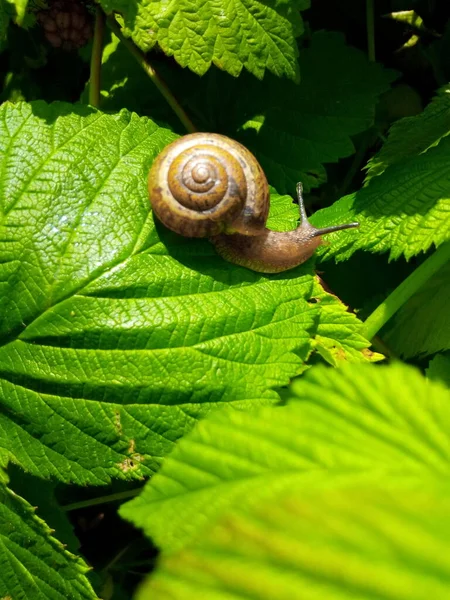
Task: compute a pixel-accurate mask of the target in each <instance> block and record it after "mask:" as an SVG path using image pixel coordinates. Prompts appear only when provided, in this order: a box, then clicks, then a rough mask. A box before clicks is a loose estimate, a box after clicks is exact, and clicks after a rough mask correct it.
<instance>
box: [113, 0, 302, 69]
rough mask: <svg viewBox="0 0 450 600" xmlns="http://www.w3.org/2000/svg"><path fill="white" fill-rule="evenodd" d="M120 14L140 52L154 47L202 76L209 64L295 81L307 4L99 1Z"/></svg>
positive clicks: (240, 0) (254, 0)
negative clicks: (297, 43)
mask: <svg viewBox="0 0 450 600" xmlns="http://www.w3.org/2000/svg"><path fill="white" fill-rule="evenodd" d="M101 4H102V6H103V7H104V8H105V10H106V11H108V12H112V11H117V12H119V13H121V15H122V18H123V22H124V26H125V27H124V31H125V33H126V34H128V35H131V37H132V39H133V40H134V42H135V43H136V44H137V45H138V46H139V47H140V48H142V49H143V50H144V51H147V50H149V49H150V48H153V46H154V45H155V44H158V46H159V47H160V48H161V49H162V50H163V51H164V52H165V53H166V54H168V55H169V56H173V57H174V58H175V60H176V61H177V62H178V63H179V64H180V65H181V66H183V67H189V68H190V69H192V71H194V72H195V73H197V74H199V75H202V74H204V73H205V72H206V71H207V70H208V69H209V67H210V66H211V65H212V64H214V65H216V66H218V67H219V68H221V69H224V70H225V71H227V72H228V73H230V74H231V75H234V76H237V75H239V73H240V72H241V70H242V69H243V68H245V69H247V70H248V71H250V73H252V74H253V75H256V77H259V78H262V77H263V76H264V73H265V71H266V69H267V70H269V71H272V73H275V74H276V75H277V76H279V77H280V76H287V77H290V78H291V79H298V76H299V71H298V63H297V45H296V41H295V38H296V37H298V36H299V35H300V33H302V31H303V24H302V20H301V18H300V12H299V11H300V10H305V9H307V8H308V7H309V0H294V2H289V1H287V0H267V1H266V2H259V1H257V0H233V1H232V2H226V1H225V0H218V1H217V0H195V1H192V0H181V1H180V0H177V1H176V2H175V1H171V2H137V1H136V0H135V1H133V2H131V3H130V2H128V1H127V0H101Z"/></svg>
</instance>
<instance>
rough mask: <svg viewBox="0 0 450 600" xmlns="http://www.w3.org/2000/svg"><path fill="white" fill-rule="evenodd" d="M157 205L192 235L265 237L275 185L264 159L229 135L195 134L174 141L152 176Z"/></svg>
mask: <svg viewBox="0 0 450 600" xmlns="http://www.w3.org/2000/svg"><path fill="white" fill-rule="evenodd" d="M148 190H149V196H150V199H151V203H152V208H153V211H154V213H155V214H156V216H157V217H158V219H159V220H160V221H161V222H162V223H164V225H165V226H166V227H168V228H169V229H171V230H172V231H175V232H176V233H179V234H181V235H184V236H186V237H209V236H214V235H217V234H219V233H223V232H227V233H232V232H239V233H242V234H243V235H251V236H253V235H259V234H260V232H261V229H263V228H264V226H265V224H266V220H267V216H268V213H269V186H268V183H267V179H266V177H265V175H264V172H263V170H262V169H261V167H260V165H259V163H258V161H257V160H256V158H255V157H254V156H253V154H252V153H251V152H249V151H248V150H247V148H245V147H244V146H242V145H241V144H239V143H238V142H235V141H234V140H231V139H230V138H228V137H226V136H224V135H218V134H208V133H206V134H205V133H192V134H190V135H186V136H184V137H182V138H179V139H178V140H176V141H175V142H173V143H172V144H169V146H167V147H166V148H165V149H164V150H163V151H162V152H161V154H160V155H159V156H158V157H157V158H156V160H155V161H154V163H153V165H152V168H151V169H150V173H149V178H148Z"/></svg>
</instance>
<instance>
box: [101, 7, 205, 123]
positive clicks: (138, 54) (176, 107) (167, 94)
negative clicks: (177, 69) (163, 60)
mask: <svg viewBox="0 0 450 600" xmlns="http://www.w3.org/2000/svg"><path fill="white" fill-rule="evenodd" d="M107 23H108V27H109V28H110V29H111V31H112V32H113V33H114V35H116V36H117V37H118V38H119V40H120V41H121V42H122V44H124V45H125V46H126V47H127V48H128V50H129V51H130V52H131V54H132V55H133V56H134V58H135V59H136V60H137V62H138V63H139V65H140V66H141V67H142V69H144V71H145V72H146V74H147V75H148V76H149V77H150V79H151V80H152V81H153V83H154V84H155V85H156V87H157V88H158V90H159V91H160V92H161V94H162V95H163V96H164V99H165V100H166V102H167V103H168V104H169V106H170V108H171V109H172V110H173V112H174V113H175V114H176V115H177V117H178V118H179V119H180V121H181V122H182V123H183V125H184V126H185V128H186V130H187V131H188V132H189V133H195V132H196V131H197V128H196V127H195V125H194V124H193V123H192V121H191V120H190V118H189V117H188V115H187V114H186V112H185V110H184V109H183V108H182V107H181V105H180V104H179V102H178V101H177V99H176V98H175V96H174V95H173V94H172V92H171V91H170V89H169V88H168V87H167V84H166V83H165V82H164V81H163V80H162V79H161V77H160V76H159V75H158V73H157V72H156V71H155V69H154V68H153V67H152V66H151V65H150V63H148V62H147V59H146V57H145V54H144V53H143V52H142V51H141V50H139V48H138V47H137V46H136V45H135V44H134V43H133V42H132V41H131V40H130V39H128V38H126V37H125V36H124V35H123V34H122V32H121V31H120V27H119V25H118V23H117V21H116V19H115V18H114V16H112V15H110V16H108V17H107Z"/></svg>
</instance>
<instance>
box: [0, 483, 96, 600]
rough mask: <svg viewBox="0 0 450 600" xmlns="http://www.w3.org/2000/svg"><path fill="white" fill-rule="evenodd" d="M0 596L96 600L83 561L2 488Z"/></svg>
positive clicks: (11, 493)
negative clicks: (65, 547)
mask: <svg viewBox="0 0 450 600" xmlns="http://www.w3.org/2000/svg"><path fill="white" fill-rule="evenodd" d="M0 535H1V538H2V544H1V546H0V563H1V565H2V568H1V569H0V596H1V597H2V598H5V599H6V598H14V599H17V600H19V599H21V598H23V599H24V600H25V599H28V598H33V600H41V599H42V600H47V599H49V600H66V599H67V598H70V599H71V600H79V599H90V598H92V599H95V598H97V596H96V594H95V593H94V591H93V589H92V587H91V585H90V583H89V581H88V579H87V578H86V573H87V571H88V567H87V566H86V565H85V564H84V562H83V561H82V560H81V559H80V558H76V557H75V556H74V555H73V554H71V553H69V552H67V551H66V550H65V549H64V547H63V545H62V544H61V543H60V542H59V541H58V540H56V539H55V538H54V537H53V536H52V531H51V530H50V529H49V528H48V526H47V525H46V524H45V523H44V521H42V520H41V519H40V518H38V517H37V516H36V514H35V512H34V510H33V508H32V507H31V506H30V505H29V504H28V503H27V502H26V501H25V500H23V499H22V498H20V496H17V495H16V494H15V493H14V492H12V491H11V490H9V489H8V488H7V487H6V486H5V485H3V484H1V485H0Z"/></svg>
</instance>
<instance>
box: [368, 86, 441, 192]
mask: <svg viewBox="0 0 450 600" xmlns="http://www.w3.org/2000/svg"><path fill="white" fill-rule="evenodd" d="M449 133H450V86H448V85H447V86H444V87H443V88H441V89H440V90H439V92H438V94H437V96H436V97H435V98H434V100H433V101H432V102H430V104H429V105H428V106H427V107H426V108H425V110H424V111H423V112H422V113H421V114H419V115H417V116H415V117H407V118H405V119H400V120H399V121H397V122H396V123H394V125H393V126H392V127H391V129H390V131H389V137H388V139H387V141H386V143H385V144H384V145H383V147H382V148H381V150H380V152H378V154H376V155H375V156H374V157H373V158H372V159H371V160H370V161H369V162H368V164H367V170H368V172H367V177H366V182H368V181H370V179H371V178H372V177H374V176H376V175H380V174H381V173H383V172H384V171H385V170H386V168H387V167H389V166H391V165H394V164H396V163H399V162H403V161H407V160H408V159H411V158H413V157H415V156H419V155H420V154H423V153H424V152H426V151H427V150H429V149H430V148H432V147H434V146H436V145H437V144H438V143H439V142H440V141H441V139H442V138H444V137H446V136H447V135H448V134H449Z"/></svg>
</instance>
